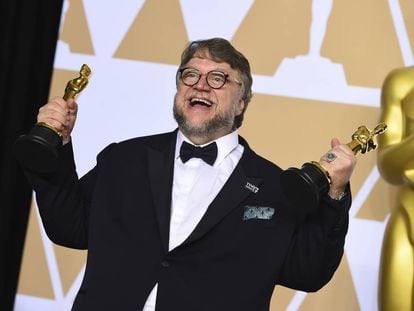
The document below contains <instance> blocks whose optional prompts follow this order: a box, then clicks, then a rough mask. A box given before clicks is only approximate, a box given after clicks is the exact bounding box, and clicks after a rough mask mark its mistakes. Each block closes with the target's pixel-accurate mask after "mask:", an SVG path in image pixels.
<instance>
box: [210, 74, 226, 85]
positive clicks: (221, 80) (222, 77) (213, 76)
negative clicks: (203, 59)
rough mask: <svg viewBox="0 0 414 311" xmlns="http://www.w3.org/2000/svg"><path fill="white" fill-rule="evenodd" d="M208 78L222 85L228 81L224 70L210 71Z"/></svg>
mask: <svg viewBox="0 0 414 311" xmlns="http://www.w3.org/2000/svg"><path fill="white" fill-rule="evenodd" d="M208 80H209V82H211V83H214V84H216V85H222V84H224V82H225V81H226V75H225V74H224V73H222V72H210V73H209V74H208Z"/></svg>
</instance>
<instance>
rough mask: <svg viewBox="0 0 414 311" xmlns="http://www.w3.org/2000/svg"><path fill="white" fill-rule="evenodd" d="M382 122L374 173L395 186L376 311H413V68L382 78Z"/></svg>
mask: <svg viewBox="0 0 414 311" xmlns="http://www.w3.org/2000/svg"><path fill="white" fill-rule="evenodd" d="M381 120H382V121H384V122H387V124H388V126H389V130H388V131H387V133H386V134H385V135H382V136H381V139H379V140H378V168H379V171H380V174H381V176H382V177H383V178H384V179H385V180H386V181H387V182H389V183H390V184H392V185H396V186H399V191H398V196H397V201H396V202H395V206H394V207H393V209H392V211H391V217H390V219H389V221H388V224H387V228H386V230H385V235H384V240H383V245H382V256H381V265H380V284H379V296H378V302H379V310H381V311H395V310H398V311H412V310H414V66H413V67H405V68H397V69H395V70H393V71H391V72H390V73H389V75H388V76H387V77H386V79H385V81H384V84H383V87H382V94H381Z"/></svg>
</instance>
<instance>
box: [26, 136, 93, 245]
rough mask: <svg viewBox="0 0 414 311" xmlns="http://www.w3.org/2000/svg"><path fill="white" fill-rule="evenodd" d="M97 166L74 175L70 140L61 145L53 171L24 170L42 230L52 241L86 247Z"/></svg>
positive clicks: (74, 169) (74, 168)
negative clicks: (48, 172) (31, 190)
mask: <svg viewBox="0 0 414 311" xmlns="http://www.w3.org/2000/svg"><path fill="white" fill-rule="evenodd" d="M97 170H98V169H97V167H95V168H94V169H92V170H91V171H89V172H88V173H87V174H86V175H85V176H84V177H82V179H81V180H79V179H78V175H77V173H76V167H75V162H74V157H73V149H72V144H71V143H68V144H66V145H65V146H63V147H62V150H61V153H60V155H59V166H58V168H57V169H56V171H55V172H53V173H51V174H47V175H39V174H35V173H33V172H30V171H25V173H26V176H27V178H28V180H29V182H30V183H31V184H32V187H33V189H34V191H35V194H36V202H37V205H38V207H39V212H40V216H41V219H42V222H43V226H44V228H45V231H46V233H47V235H48V237H49V238H50V240H51V241H53V242H54V243H56V244H59V245H62V246H66V247H71V248H76V249H87V248H88V238H87V237H88V223H89V212H90V205H91V198H92V193H93V189H94V185H95V182H96V176H97Z"/></svg>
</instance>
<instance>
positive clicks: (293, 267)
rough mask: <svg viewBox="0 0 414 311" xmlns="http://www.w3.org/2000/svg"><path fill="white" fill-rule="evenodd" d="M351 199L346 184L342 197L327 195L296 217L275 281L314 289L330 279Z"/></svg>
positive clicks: (341, 247) (340, 252) (338, 256)
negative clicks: (317, 204) (301, 217)
mask: <svg viewBox="0 0 414 311" xmlns="http://www.w3.org/2000/svg"><path fill="white" fill-rule="evenodd" d="M351 201H352V199H351V192H350V188H349V185H348V187H347V195H346V196H345V197H344V198H342V199H341V200H339V201H337V200H333V199H331V198H330V197H329V196H327V195H326V196H325V197H324V198H323V199H322V202H321V204H320V206H319V208H318V210H317V211H316V212H314V213H312V214H309V215H306V216H304V217H303V219H301V220H300V221H299V223H298V226H297V229H296V231H295V233H294V236H293V238H292V243H291V245H290V249H289V251H288V254H287V256H286V258H285V261H284V266H283V270H282V273H281V278H280V280H278V284H280V285H283V286H287V287H290V288H293V289H297V290H301V291H306V292H314V291H317V290H319V289H320V288H322V287H323V286H324V285H325V284H326V283H328V282H329V280H330V279H331V278H332V276H333V274H334V272H335V271H336V269H337V268H338V266H339V264H340V262H341V259H342V255H343V252H344V245H345V236H346V233H347V230H348V223H349V216H348V211H349V208H350V206H351Z"/></svg>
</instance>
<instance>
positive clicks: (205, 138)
mask: <svg viewBox="0 0 414 311" xmlns="http://www.w3.org/2000/svg"><path fill="white" fill-rule="evenodd" d="M180 130H181V132H182V133H183V134H184V135H185V137H187V138H188V139H189V140H190V141H191V142H192V143H193V144H194V145H205V144H207V143H209V142H211V141H213V140H216V139H219V138H220V137H223V136H225V135H227V134H230V133H231V132H232V131H219V132H216V133H211V134H210V135H209V134H205V135H201V134H197V133H187V132H185V131H183V129H181V128H180Z"/></svg>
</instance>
